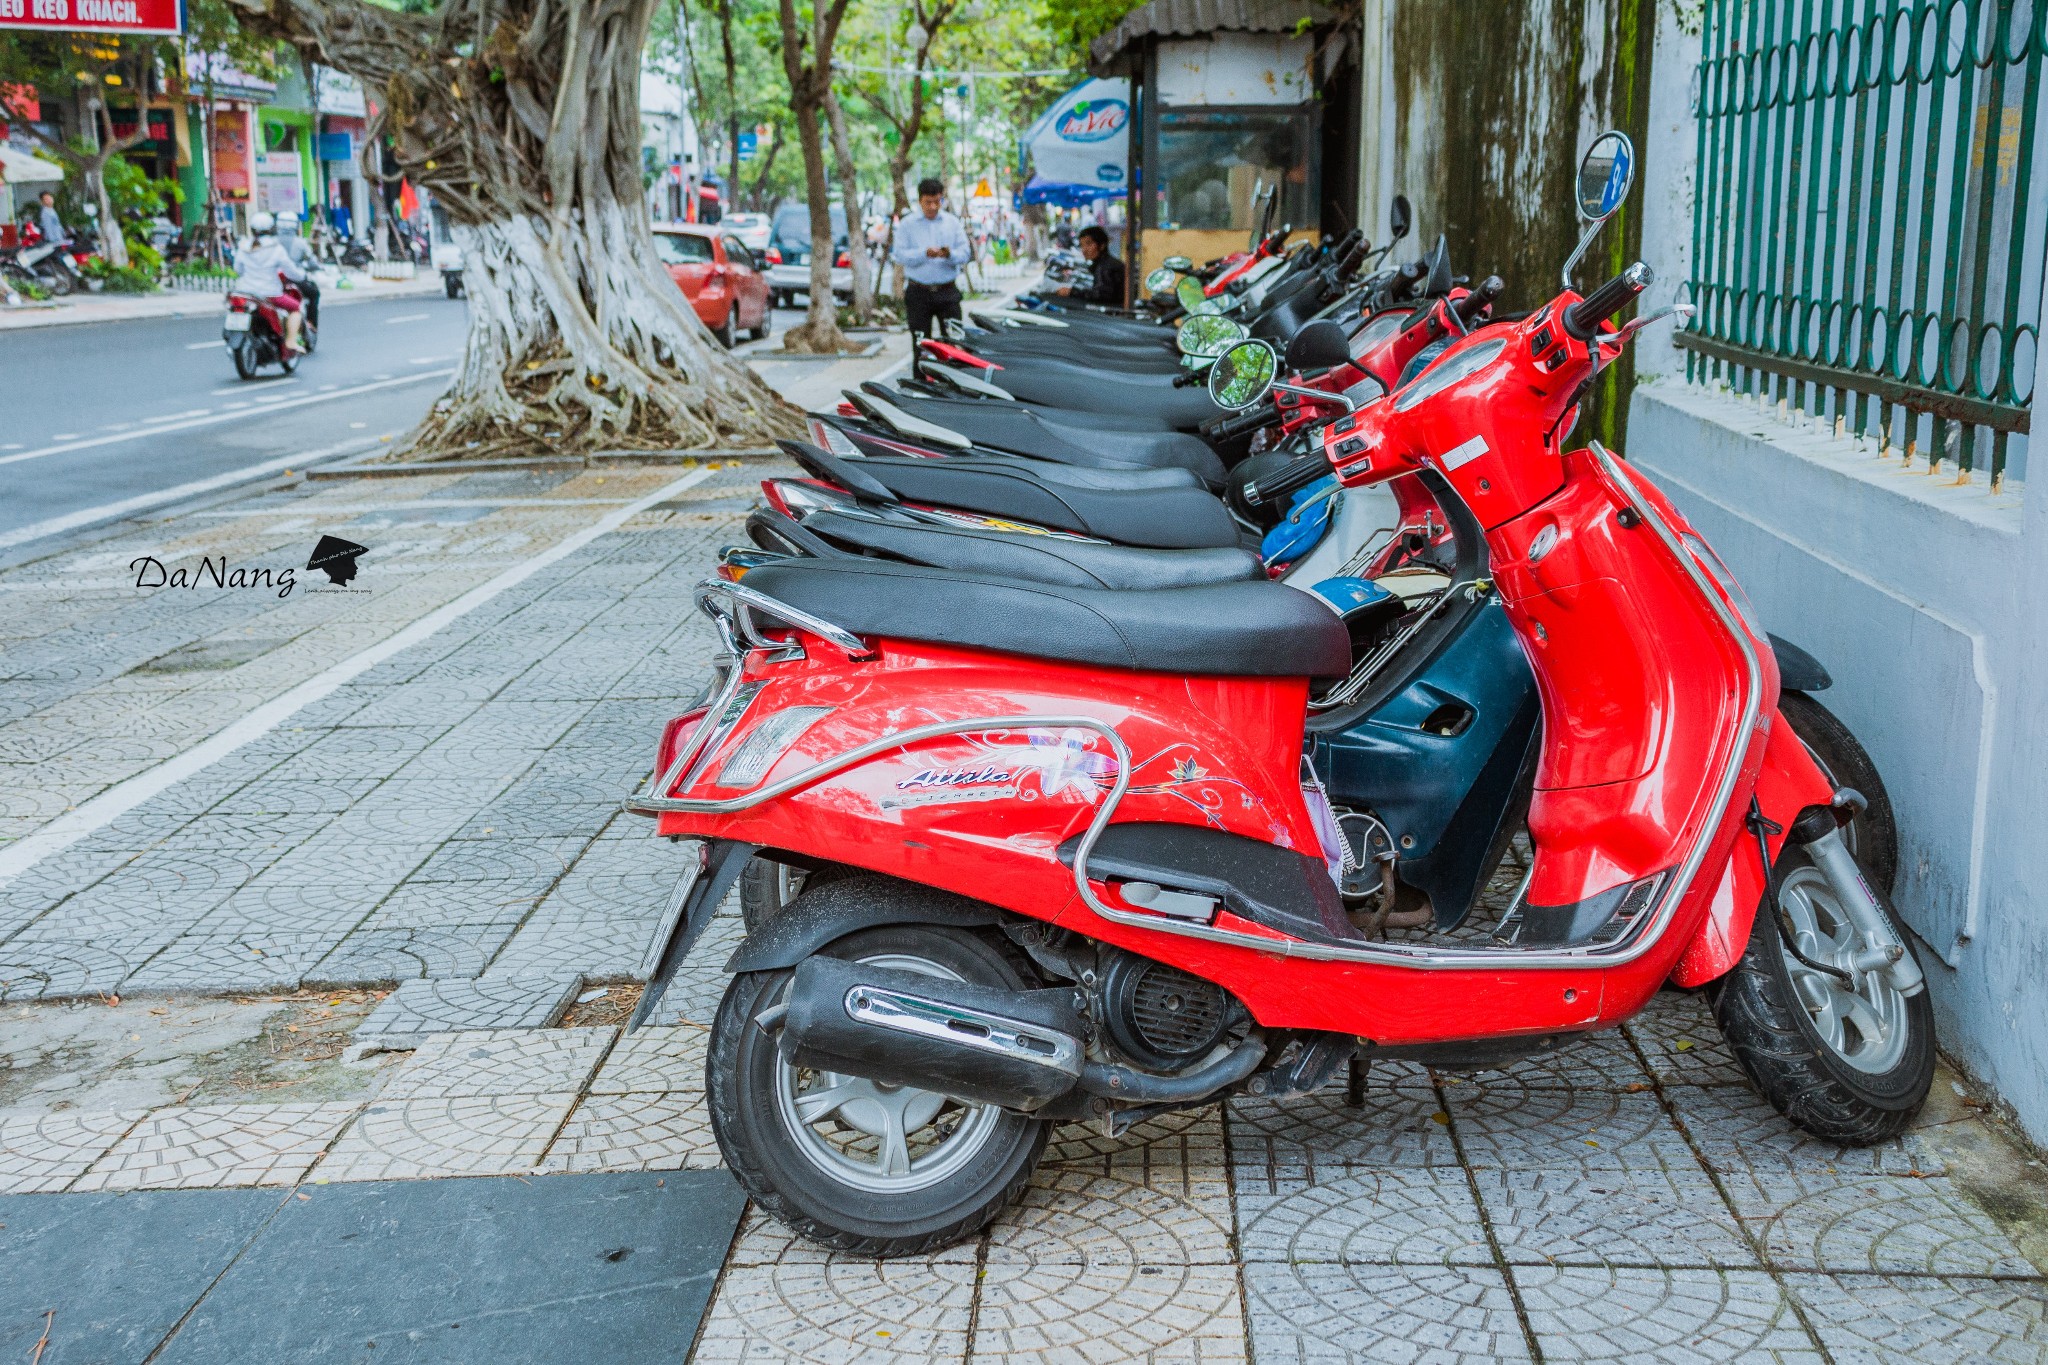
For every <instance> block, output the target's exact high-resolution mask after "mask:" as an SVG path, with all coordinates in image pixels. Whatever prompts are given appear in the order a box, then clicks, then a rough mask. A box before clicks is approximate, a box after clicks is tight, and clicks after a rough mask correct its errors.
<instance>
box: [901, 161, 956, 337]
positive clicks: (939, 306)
mask: <svg viewBox="0 0 2048 1365" xmlns="http://www.w3.org/2000/svg"><path fill="white" fill-rule="evenodd" d="M917 210H918V211H917V212H916V213H906V214H904V215H903V217H902V219H901V221H899V222H898V223H897V224H896V247H895V250H894V251H893V252H892V253H891V254H892V255H894V257H895V259H896V264H898V265H900V266H902V267H903V278H904V284H903V311H904V312H905V313H906V314H907V315H908V316H909V319H910V334H911V335H912V336H913V337H920V336H930V335H932V329H933V323H934V322H935V321H936V320H937V319H939V318H951V319H953V321H955V322H958V321H959V320H960V286H959V285H958V284H957V283H955V280H956V279H957V278H958V276H959V274H960V268H961V267H962V266H964V265H966V264H967V261H968V258H969V257H970V256H971V255H972V254H973V248H972V247H970V246H969V245H968V244H967V231H966V229H965V228H962V227H961V226H960V220H959V219H958V218H956V217H955V216H954V215H953V214H951V213H948V212H947V211H946V187H945V186H944V185H943V184H941V183H940V182H939V181H937V180H931V179H926V180H920V181H918V183H917Z"/></svg>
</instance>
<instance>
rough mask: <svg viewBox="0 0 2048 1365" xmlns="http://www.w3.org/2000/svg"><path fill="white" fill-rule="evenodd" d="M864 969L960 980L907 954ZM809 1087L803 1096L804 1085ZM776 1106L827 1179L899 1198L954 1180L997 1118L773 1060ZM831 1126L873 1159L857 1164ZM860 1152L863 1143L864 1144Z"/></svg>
mask: <svg viewBox="0 0 2048 1365" xmlns="http://www.w3.org/2000/svg"><path fill="white" fill-rule="evenodd" d="M860 961H861V963H862V964H864V965H866V966H870V967H888V968H892V969H894V970H897V971H904V972H919V973H922V974H923V975H925V976H937V977H943V978H945V979H947V980H949V981H958V980H960V979H961V977H960V974H959V973H958V972H955V971H951V970H949V969H947V968H945V967H942V966H940V965H939V964H938V963H936V962H932V961H930V960H929V959H926V958H921V957H913V956H910V955H909V954H906V953H878V954H876V955H874V956H872V957H864V958H861V959H860ZM806 1076H809V1077H812V1078H813V1079H814V1083H813V1084H812V1085H811V1087H810V1088H808V1089H804V1088H801V1087H802V1086H803V1080H804V1078H805V1077H806ZM775 1104H776V1109H777V1110H778V1111H779V1112H780V1113H781V1115H782V1122H783V1125H784V1126H785V1127H786V1128H788V1130H789V1133H790V1136H791V1137H793V1138H795V1139H796V1145H797V1148H798V1149H799V1150H800V1151H802V1152H803V1154H804V1156H805V1157H806V1158H807V1159H808V1160H809V1161H810V1162H811V1164H812V1165H814V1166H816V1167H817V1168H818V1169H819V1170H821V1171H823V1172H824V1173H825V1174H826V1175H828V1176H830V1177H832V1178H833V1179H834V1180H837V1181H839V1182H840V1183H842V1184H846V1185H851V1186H853V1187H854V1188H856V1189H859V1190H863V1191H866V1192H868V1193H870V1194H905V1193H908V1192H910V1191H912V1190H922V1189H926V1188H928V1187H930V1186H932V1185H936V1184H938V1183H939V1182H940V1181H942V1180H945V1179H947V1178H948V1177H950V1176H952V1175H954V1174H956V1173H957V1172H958V1171H959V1170H960V1169H961V1168H962V1167H963V1166H965V1165H967V1164H968V1163H969V1162H970V1161H972V1160H974V1158H975V1157H976V1156H978V1155H980V1154H981V1150H982V1148H983V1147H985V1146H987V1145H988V1142H989V1139H990V1138H991V1137H992V1136H993V1135H994V1133H995V1128H996V1125H997V1124H998V1123H999V1122H1000V1121H1001V1119H1002V1112H1003V1111H1002V1110H1001V1109H1000V1108H999V1107H997V1106H996V1105H993V1104H967V1103H964V1102H962V1101H960V1100H956V1099H952V1098H950V1097H948V1096H945V1095H941V1094H939V1093H938V1092H936V1091H932V1090H917V1089H913V1088H911V1087H909V1086H899V1085H884V1084H882V1083H881V1082H879V1081H870V1080H864V1079H862V1078H860V1077H857V1076H842V1075H840V1074H839V1073H837V1072H833V1071H813V1070H811V1069H809V1068H807V1067H805V1068H800V1067H797V1066H795V1065H793V1064H791V1063H790V1062H789V1061H788V1060H787V1059H786V1058H784V1057H783V1056H781V1054H780V1053H779V1052H778V1053H777V1055H776V1058H775ZM948 1113H951V1114H952V1115H955V1116H957V1117H956V1119H955V1122H954V1126H953V1129H952V1131H951V1132H949V1133H945V1134H942V1135H941V1136H940V1137H939V1138H938V1140H937V1141H936V1142H934V1143H932V1144H931V1145H930V1146H928V1147H926V1148H925V1149H924V1150H923V1151H922V1152H920V1153H916V1154H913V1153H912V1151H911V1140H912V1139H913V1138H914V1137H916V1136H917V1135H918V1134H919V1133H920V1132H922V1131H923V1130H924V1129H926V1128H928V1127H930V1126H932V1125H933V1124H934V1123H935V1122H937V1121H939V1120H940V1119H942V1118H944V1117H946V1116H947V1115H948ZM827 1119H836V1120H837V1121H838V1125H839V1127H840V1128H841V1130H842V1133H843V1130H852V1132H853V1133H854V1134H857V1135H859V1137H861V1138H874V1139H876V1141H875V1143H874V1154H875V1159H874V1160H872V1161H867V1160H858V1159H856V1158H854V1157H853V1156H852V1155H850V1154H849V1153H848V1151H847V1149H846V1148H845V1147H844V1146H841V1145H840V1144H839V1143H835V1142H833V1141H832V1140H831V1138H829V1137H827V1136H826V1135H825V1134H824V1133H821V1132H819V1131H818V1126H819V1125H820V1124H822V1123H824V1122H825V1120H827ZM862 1145H865V1144H862Z"/></svg>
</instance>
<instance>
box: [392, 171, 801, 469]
mask: <svg viewBox="0 0 2048 1365" xmlns="http://www.w3.org/2000/svg"><path fill="white" fill-rule="evenodd" d="M641 213H642V210H641V208H640V206H639V205H638V204H634V205H630V206H628V205H620V204H617V203H613V204H611V205H609V206H608V207H607V208H606V209H605V210H603V211H601V212H599V213H598V214H596V215H595V221H578V222H575V223H572V224H571V225H570V227H568V228H567V229H562V230H560V231H561V238H562V239H557V237H556V235H555V234H556V232H557V228H556V225H555V221H554V220H551V219H546V218H515V219H513V220H511V221H509V222H504V223H489V224H483V225H479V226H471V227H457V228H455V239H456V241H457V243H458V244H459V245H460V246H461V247H462V254H463V269H462V278H463V291H464V292H465V293H466V294H467V295H468V296H469V346H468V350H467V352H466V354H465V355H464V357H463V364H462V369H461V371H460V372H459V373H458V374H457V376H456V378H455V381H454V383H453V384H452V385H451V386H450V387H449V389H448V391H447V393H446V394H444V395H443V396H442V398H441V399H440V401H439V402H438V403H436V404H435V407H434V410H433V411H432V412H431V413H430V414H429V415H428V418H427V420H426V422H425V423H424V424H423V425H422V427H421V429H420V431H419V433H418V434H417V436H416V437H415V441H414V443H415V444H416V445H419V444H431V445H433V446H435V447H436V448H441V449H446V450H449V451H450V452H451V453H461V452H464V451H469V452H471V453H474V451H475V450H477V449H478V448H481V447H486V446H494V445H501V444H508V443H509V444H527V443H530V442H533V441H538V442H540V443H542V444H544V445H550V446H562V445H568V446H574V447H577V448H593V447H602V446H606V445H609V446H613V447H619V448H628V449H650V448H657V447H661V448H670V447H672V448H702V447H708V446H720V445H731V444H734V443H735V442H738V443H742V444H746V445H755V444H758V443H759V441H760V440H761V434H762V432H763V431H771V430H774V429H776V428H778V427H779V426H786V425H788V424H789V423H790V421H791V418H790V416H789V410H788V409H787V407H786V405H784V404H782V402H781V400H780V399H778V398H776V397H775V396H774V394H773V393H771V392H770V391H769V390H768V389H767V388H766V386H765V385H763V384H762V383H761V382H760V381H759V380H758V379H756V378H755V377H754V376H753V374H752V373H751V371H748V370H747V369H746V368H745V367H744V366H742V365H739V364H737V363H735V362H734V361H733V360H731V359H730V358H729V357H727V356H726V355H725V353H724V350H723V348H721V347H720V346H719V345H718V342H717V341H716V340H715V339H714V338H713V337H712V335H711V333H710V332H709V331H708V330H706V329H705V327H704V325H703V323H702V322H700V321H699V320H698V318H697V315H696V313H695V311H694V310H693V309H692V308H691V307H690V305H689V302H688V301H687V300H686V299H685V298H684V297H683V294H682V291H681V290H680V289H678V288H677V287H676V285H675V282H674V281H673V280H671V279H670V278H669V276H668V273H667V272H666V271H665V270H662V269H661V268H660V267H659V266H658V265H655V264H653V256H652V252H651V250H650V249H648V248H647V247H646V246H645V244H644V243H643V242H636V241H635V240H634V239H635V238H636V237H639V238H643V239H644V237H645V236H646V231H647V229H646V226H645V224H644V223H642V222H639V221H637V218H638V216H639V215H640V214H641ZM577 229H580V230H577Z"/></svg>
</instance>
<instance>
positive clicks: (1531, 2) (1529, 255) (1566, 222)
mask: <svg viewBox="0 0 2048 1365" xmlns="http://www.w3.org/2000/svg"><path fill="white" fill-rule="evenodd" d="M1669 8H1670V0H1520V2H1519V3H1514V4H1498V3H1494V4H1474V3H1469V2H1468V0H1363V4H1362V6H1361V13H1360V24H1361V32H1362V34H1363V44H1362V56H1361V80H1360V87H1361V95H1362V99H1361V113H1362V117H1361V125H1360V126H1361V137H1360V141H1361V149H1360V167H1359V169H1360V175H1359V184H1360V205H1359V208H1360V219H1359V221H1361V222H1362V223H1364V224H1366V225H1367V229H1368V231H1369V232H1370V231H1374V230H1376V229H1380V228H1383V227H1384V224H1385V221H1386V204H1387V201H1388V200H1389V199H1390V198H1391V197H1392V196H1393V195H1394V194H1395V193H1402V194H1406V195H1407V196H1408V198H1409V199H1410V200H1411V201H1412V202H1413V203H1414V205H1415V231H1416V238H1417V241H1418V242H1419V243H1420V244H1421V245H1424V246H1426V245H1428V244H1429V243H1432V242H1434V241H1435V239H1436V236H1437V234H1438V233H1440V232H1441V233H1443V234H1444V235H1445V236H1447V237H1448V238H1449V240H1450V247H1451V260H1452V264H1453V265H1454V266H1455V267H1456V268H1457V269H1458V270H1459V271H1460V272H1461V273H1465V274H1469V275H1471V276H1472V277H1473V278H1475V279H1477V278H1479V277H1481V276H1484V275H1488V274H1497V275H1499V276H1500V277H1501V278H1502V279H1503V280H1505V281H1506V282H1507V292H1506V294H1505V295H1504V303H1503V306H1504V307H1505V308H1510V309H1516V308H1528V307H1533V306H1535V305H1537V304H1540V303H1542V302H1544V301H1545V300H1547V299H1549V298H1550V297H1551V295H1553V294H1554V293H1556V292H1557V288H1558V270H1559V268H1560V267H1562V266H1563V264H1564V262H1565V259H1566V258H1567V257H1568V256H1569V255H1570V254H1571V250H1572V246H1573V245H1574V243H1576V242H1577V240H1578V237H1579V233H1580V225H1579V223H1578V221H1577V215H1576V212H1575V210H1574V207H1573V205H1574V202H1575V201H1574V195H1573V189H1574V185H1575V181H1576V172H1577V169H1578V164H1579V158H1580V157H1581V156H1582V155H1583V154H1584V152H1585V149H1586V148H1587V147H1588V146H1589V145H1590V144H1591V143H1592V140H1593V139H1594V138H1595V137H1597V136H1598V135H1599V134H1600V133H1601V132H1603V131H1605V130H1606V129H1608V128H1617V127H1618V128H1621V129H1622V130H1624V131H1625V132H1627V133H1628V134H1629V135H1630V136H1631V137H1632V138H1634V139H1635V142H1636V146H1637V149H1638V153H1639V158H1640V159H1641V160H1644V161H1647V160H1649V159H1651V158H1653V157H1656V156H1659V155H1662V154H1663V149H1662V148H1661V147H1660V146H1658V145H1657V144H1655V143H1654V142H1652V141H1651V140H1650V139H1648V138H1647V137H1646V136H1645V134H1646V132H1647V129H1648V123H1647V121H1646V120H1647V115H1648V111H1649V102H1650V97H1651V54H1652V52H1653V50H1654V47H1655V38H1656V35H1657V31H1658V25H1659V23H1660V22H1661V21H1662V20H1663V18H1664V17H1665V16H1664V13H1663V12H1664V11H1666V10H1668V9H1669ZM1641 202H1642V201H1641V200H1639V199H1638V200H1635V201H1632V202H1631V204H1630V205H1629V206H1628V207H1626V208H1625V209H1624V210H1623V211H1622V212H1621V213H1620V214H1617V215H1616V216H1615V218H1614V219H1613V220H1612V221H1610V222H1609V224H1608V226H1607V229H1606V231H1605V232H1604V233H1603V234H1602V236H1601V239H1600V241H1599V242H1598V243H1597V244H1596V246H1595V248H1594V249H1593V251H1592V252H1591V253H1589V255H1588V256H1587V258H1586V260H1585V262H1584V263H1583V264H1582V265H1581V267H1580V269H1579V271H1578V279H1579V283H1580V284H1581V286H1582V287H1591V285H1593V284H1596V283H1598V282H1599V281H1601V280H1605V279H1607V278H1608V277H1610V276H1612V275H1615V274H1617V273H1619V272H1620V270H1621V269H1622V268H1623V267H1624V266H1626V265H1627V264H1628V263H1629V262H1630V261H1632V260H1634V259H1636V256H1637V254H1638V252H1639V250H1640V248H1641V244H1642V242H1643V240H1644V236H1643V223H1642V216H1641V213H1640V211H1639V209H1638V207H1637V206H1638V205H1639V204H1640V203H1641ZM1411 254H1412V253H1411ZM1652 264H1653V265H1656V266H1657V267H1658V268H1659V270H1660V271H1661V270H1662V269H1663V266H1662V263H1661V262H1658V261H1653V262H1652ZM1631 366H1632V362H1630V361H1627V360H1624V362H1623V363H1622V364H1621V365H1619V366H1616V367H1614V368H1613V369H1612V370H1610V371H1609V372H1607V373H1606V374H1605V375H1603V376H1602V378H1601V381H1600V388H1599V390H1598V391H1597V392H1596V394H1595V397H1594V399H1593V401H1591V402H1589V403H1588V404H1587V405H1586V411H1587V419H1586V426H1585V430H1586V432H1587V433H1588V434H1591V435H1596V436H1599V437H1601V438H1603V439H1606V440H1609V441H1618V440H1619V439H1620V437H1621V434H1622V430H1623V424H1624V422H1625V420H1626V411H1627V409H1626V395H1627V388H1628V385H1629V383H1630V377H1631V375H1632V373H1633V371H1632V368H1631Z"/></svg>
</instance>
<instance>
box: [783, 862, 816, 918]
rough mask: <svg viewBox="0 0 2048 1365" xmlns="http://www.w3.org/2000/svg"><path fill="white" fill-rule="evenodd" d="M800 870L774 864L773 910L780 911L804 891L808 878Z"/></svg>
mask: <svg viewBox="0 0 2048 1365" xmlns="http://www.w3.org/2000/svg"><path fill="white" fill-rule="evenodd" d="M808 875H809V874H808V873H806V872H805V871H804V870H803V869H802V868H796V867H791V866H790V865H789V864H788V863H777V864H775V908H776V909H777V910H781V909H783V908H785V907H787V906H788V904H789V903H790V902H791V901H793V900H795V899H796V898H797V894H798V893H799V892H801V891H802V890H803V889H804V881H805V879H806V878H807V877H808Z"/></svg>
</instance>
